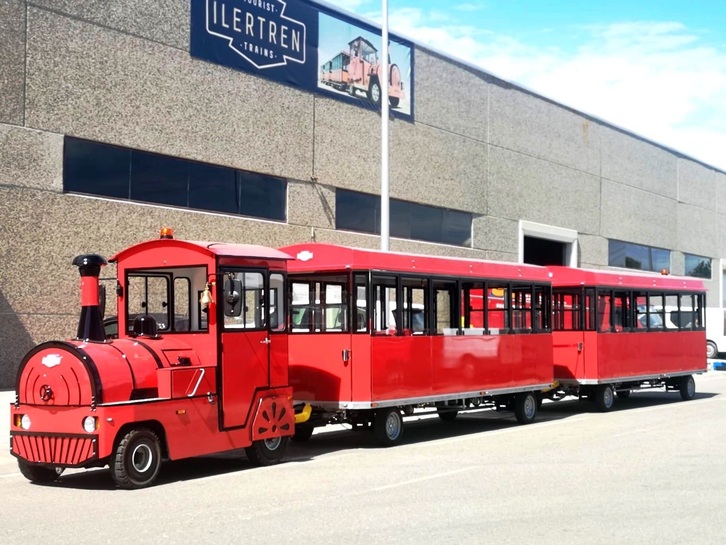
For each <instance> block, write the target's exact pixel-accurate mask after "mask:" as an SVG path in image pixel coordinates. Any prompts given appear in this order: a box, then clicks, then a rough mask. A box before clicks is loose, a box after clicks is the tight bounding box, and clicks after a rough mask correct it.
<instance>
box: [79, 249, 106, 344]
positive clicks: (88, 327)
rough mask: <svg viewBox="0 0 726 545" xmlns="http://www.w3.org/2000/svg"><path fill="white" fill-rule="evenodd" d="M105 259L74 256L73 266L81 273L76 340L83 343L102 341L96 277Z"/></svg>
mask: <svg viewBox="0 0 726 545" xmlns="http://www.w3.org/2000/svg"><path fill="white" fill-rule="evenodd" d="M106 263H107V261H106V258H104V257H103V256H100V255H97V254H84V255H79V256H76V257H75V258H74V259H73V264H74V265H75V266H76V267H78V272H80V273H81V318H80V320H79V321H78V335H76V338H78V339H82V340H85V341H103V340H105V338H106V335H105V333H104V331H103V318H102V316H101V311H100V309H99V308H98V277H99V276H100V274H101V267H102V266H104V265H105V264H106Z"/></svg>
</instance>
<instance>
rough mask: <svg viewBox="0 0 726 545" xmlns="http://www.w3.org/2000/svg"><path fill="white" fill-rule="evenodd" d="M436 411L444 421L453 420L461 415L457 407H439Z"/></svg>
mask: <svg viewBox="0 0 726 545" xmlns="http://www.w3.org/2000/svg"><path fill="white" fill-rule="evenodd" d="M436 412H437V413H438V414H439V418H440V419H441V420H443V421H444V422H453V421H454V420H456V417H457V416H458V415H459V411H458V410H457V409H447V408H446V407H437V408H436Z"/></svg>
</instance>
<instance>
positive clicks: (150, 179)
mask: <svg viewBox="0 0 726 545" xmlns="http://www.w3.org/2000/svg"><path fill="white" fill-rule="evenodd" d="M187 165H188V161H184V160H182V159H175V158H174V157H165V156H163V155H157V154H155V153H146V152H143V151H133V152H132V153H131V200H132V201H143V202H153V203H159V204H169V205H171V206H187V198H188V191H187V184H188V172H187V170H188V169H187Z"/></svg>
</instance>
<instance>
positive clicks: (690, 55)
mask: <svg viewBox="0 0 726 545" xmlns="http://www.w3.org/2000/svg"><path fill="white" fill-rule="evenodd" d="M440 15H441V14H440V13H437V14H434V16H433V17H432V14H430V13H428V12H423V11H422V10H421V9H417V8H407V9H401V10H398V11H394V12H391V14H390V16H389V17H390V27H391V29H393V30H394V31H395V32H398V33H400V34H403V35H405V36H409V37H411V38H413V39H414V40H415V41H417V42H420V43H423V44H427V45H429V46H431V47H433V48H434V49H437V50H440V51H443V52H446V53H447V54H449V55H452V56H453V57H456V58H459V59H462V60H464V61H467V62H469V63H471V64H474V65H477V66H480V67H482V68H483V69H484V70H485V71H487V72H490V73H492V74H495V75H497V76H499V77H501V78H503V79H505V80H508V81H512V82H515V83H519V84H521V85H523V86H525V87H527V88H529V89H531V90H533V91H535V92H537V93H540V94H542V95H544V96H546V97H548V98H551V99H553V100H555V101H557V102H560V103H563V104H565V105H568V106H571V107H573V108H575V109H578V110H581V111H583V112H586V113H589V114H591V115H594V116H596V117H599V118H601V119H603V120H605V121H608V122H610V123H613V124H615V125H618V126H620V127H622V128H624V129H627V130H629V131H632V132H635V133H636V134H639V135H641V136H643V137H645V138H648V139H650V140H653V141H655V142H658V143H661V144H663V145H666V146H668V147H671V148H673V149H676V150H678V151H680V152H682V153H684V154H686V155H689V156H692V157H694V158H696V159H698V160H701V161H703V162H705V163H708V164H710V165H713V166H715V167H717V168H720V169H722V170H726V51H725V50H723V49H722V50H719V49H718V48H716V47H714V46H710V45H706V44H705V43H704V41H703V39H702V37H701V36H700V35H699V34H697V33H695V32H693V31H692V30H690V29H688V28H686V27H684V26H683V25H681V24H679V23H675V22H623V23H618V24H611V25H602V26H590V27H579V28H573V29H572V32H571V33H570V34H569V37H570V40H574V39H577V40H578V42H577V43H575V44H574V45H571V46H570V47H569V48H568V49H564V48H563V47H547V48H540V47H536V46H533V45H530V44H527V43H524V42H522V41H519V40H517V39H515V38H513V37H511V36H506V35H501V34H495V33H492V32H489V31H486V30H482V29H480V28H476V27H473V26H467V25H457V24H455V22H454V21H453V20H452V19H451V18H448V19H447V20H442V18H441V16H440Z"/></svg>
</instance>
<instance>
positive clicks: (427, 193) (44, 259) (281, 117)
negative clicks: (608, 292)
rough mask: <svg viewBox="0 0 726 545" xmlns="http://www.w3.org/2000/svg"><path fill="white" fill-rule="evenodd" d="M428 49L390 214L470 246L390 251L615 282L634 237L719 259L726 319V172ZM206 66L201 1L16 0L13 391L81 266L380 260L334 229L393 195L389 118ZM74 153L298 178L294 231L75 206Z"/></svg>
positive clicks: (7, 362) (9, 182)
mask: <svg viewBox="0 0 726 545" xmlns="http://www.w3.org/2000/svg"><path fill="white" fill-rule="evenodd" d="M414 49H415V73H414V75H415V82H414V83H415V91H416V97H415V107H416V110H415V120H414V121H413V122H410V121H407V120H403V119H399V118H392V120H391V124H390V133H391V136H390V146H391V159H390V188H391V198H393V199H400V200H404V201H411V202H415V203H419V204H424V205H428V206H432V207H438V208H442V209H451V210H456V211H463V212H467V213H470V214H471V217H472V228H471V231H472V236H471V240H470V242H469V244H468V245H445V244H435V243H430V242H421V241H416V240H408V239H405V238H396V237H393V238H392V239H391V249H392V250H394V251H407V252H416V253H431V254H439V255H449V256H465V257H466V256H468V257H472V258H483V259H496V260H505V261H522V260H523V259H524V254H523V248H524V244H525V240H526V239H527V238H528V237H535V238H536V239H551V240H555V241H558V242H561V243H563V244H564V245H565V248H566V256H565V261H568V262H570V263H572V264H574V265H577V266H582V267H597V268H599V267H608V266H611V265H612V263H611V262H610V261H611V260H610V253H609V245H610V244H611V241H622V242H626V243H633V244H637V245H643V246H647V247H653V248H658V249H665V250H668V251H669V254H668V255H669V269H670V271H671V272H672V273H673V274H684V273H685V272H687V270H686V257H687V256H702V257H704V258H708V259H710V260H712V261H711V264H712V266H711V275H710V278H707V279H706V283H707V286H708V288H709V290H710V291H709V299H710V302H711V304H713V305H715V306H720V304H721V299H722V296H721V293H722V277H723V265H722V261H721V260H722V258H726V239H724V237H720V236H719V233H721V232H723V231H724V229H725V228H726V205H724V204H723V203H726V174H725V173H724V172H721V171H719V170H717V169H715V168H712V167H709V166H708V165H705V164H702V163H699V162H698V161H695V160H693V159H691V158H689V157H686V156H684V155H682V154H679V153H678V152H676V151H674V150H670V149H667V148H664V147H662V146H659V145H657V144H655V143H652V142H649V141H647V140H644V139H642V138H639V137H637V136H635V135H633V134H629V133H628V132H626V131H624V130H621V129H619V128H617V127H614V126H612V125H610V124H608V123H607V122H605V121H602V120H598V119H595V118H593V117H590V116H588V115H585V114H583V113H580V112H577V111H574V110H572V109H569V108H567V107H564V106H562V105H560V104H557V103H555V102H553V101H551V100H548V99H545V98H543V97H540V96H537V95H536V94H533V93H531V92H529V91H527V90H524V89H521V88H519V87H517V86H516V85H513V84H510V83H508V82H506V81H502V80H499V79H497V78H495V77H492V76H491V75H488V74H486V73H484V72H482V71H479V70H476V69H474V68H472V67H469V66H466V65H464V64H461V63H459V62H457V61H456V60H454V59H451V58H447V57H445V56H442V55H440V54H438V53H436V52H432V51H430V50H428V49H426V48H425V47H422V46H418V45H416V46H415V47H414ZM189 50H190V0H157V1H155V2H148V1H146V0H90V1H89V0H84V1H81V0H1V1H0V217H2V220H1V221H0V388H10V387H13V386H14V376H15V371H16V369H17V366H18V364H19V362H20V360H21V359H22V357H23V355H24V354H25V353H26V352H27V351H28V350H29V349H30V348H32V346H33V345H34V344H36V343H38V342H40V341H44V340H49V339H54V338H67V337H71V336H73V335H74V333H75V325H76V321H77V316H78V306H79V295H78V273H77V271H76V270H75V269H74V267H72V266H71V261H72V259H73V257H74V256H76V255H78V254H81V253H88V252H94V253H100V254H102V255H105V256H107V257H108V256H110V255H112V254H113V253H115V252H116V251H118V250H120V249H122V248H124V247H125V246H127V245H129V244H132V243H135V242H139V241H141V240H145V239H149V238H153V237H154V236H156V234H157V233H158V230H159V228H160V227H161V226H171V227H173V228H174V230H175V232H176V233H177V236H179V237H180V238H186V239H192V240H224V241H234V242H240V243H257V244H264V245H267V246H273V247H278V246H282V245H285V244H290V243H294V242H299V241H303V240H311V239H314V240H317V241H326V242H334V243H340V244H346V245H354V246H360V247H372V248H376V247H378V246H379V238H378V237H376V236H374V235H371V234H365V233H355V232H351V231H347V230H341V229H336V191H340V190H353V191H356V192H362V193H368V194H372V195H377V194H379V193H380V152H379V150H380V123H381V119H380V115H379V114H378V113H377V112H376V111H374V110H372V109H365V108H360V107H357V106H355V105H351V104H348V103H344V102H340V101H337V100H335V99H332V98H329V97H327V96H324V95H322V94H318V93H311V92H308V91H304V90H299V89H296V88H294V87H291V86H286V85H282V84H279V83H276V82H273V81H270V80H267V79H264V78H260V77H258V76H255V75H252V74H249V73H244V72H240V71H235V70H232V69H230V68H226V67H224V66H219V65H215V64H212V63H209V62H204V61H201V60H199V59H196V58H193V57H192V56H191V55H190V52H189ZM67 138H77V139H83V140H88V141H93V142H99V143H106V144H112V145H114V146H120V147H124V148H130V149H134V150H143V151H146V152H153V153H156V154H161V155H164V156H169V157H176V158H184V159H188V160H191V161H199V162H202V163H209V164H213V165H219V166H224V167H230V168H233V169H240V170H244V171H249V172H255V173H262V174H265V175H271V176H275V177H279V178H282V179H284V180H286V182H287V185H286V217H285V219H284V221H269V220H260V219H253V218H249V217H244V216H235V215H229V214H218V213H211V212H203V211H194V210H188V209H183V208H176V207H170V206H161V205H149V204H144V203H139V202H132V201H128V200H114V199H108V198H98V197H90V196H87V195H79V194H75V193H72V192H68V191H66V190H64V145H65V142H66V139H67ZM113 274H114V270H113V266H112V265H110V266H109V267H108V268H107V270H106V271H105V272H104V273H103V275H104V276H113ZM110 311H111V312H112V311H113V309H110Z"/></svg>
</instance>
